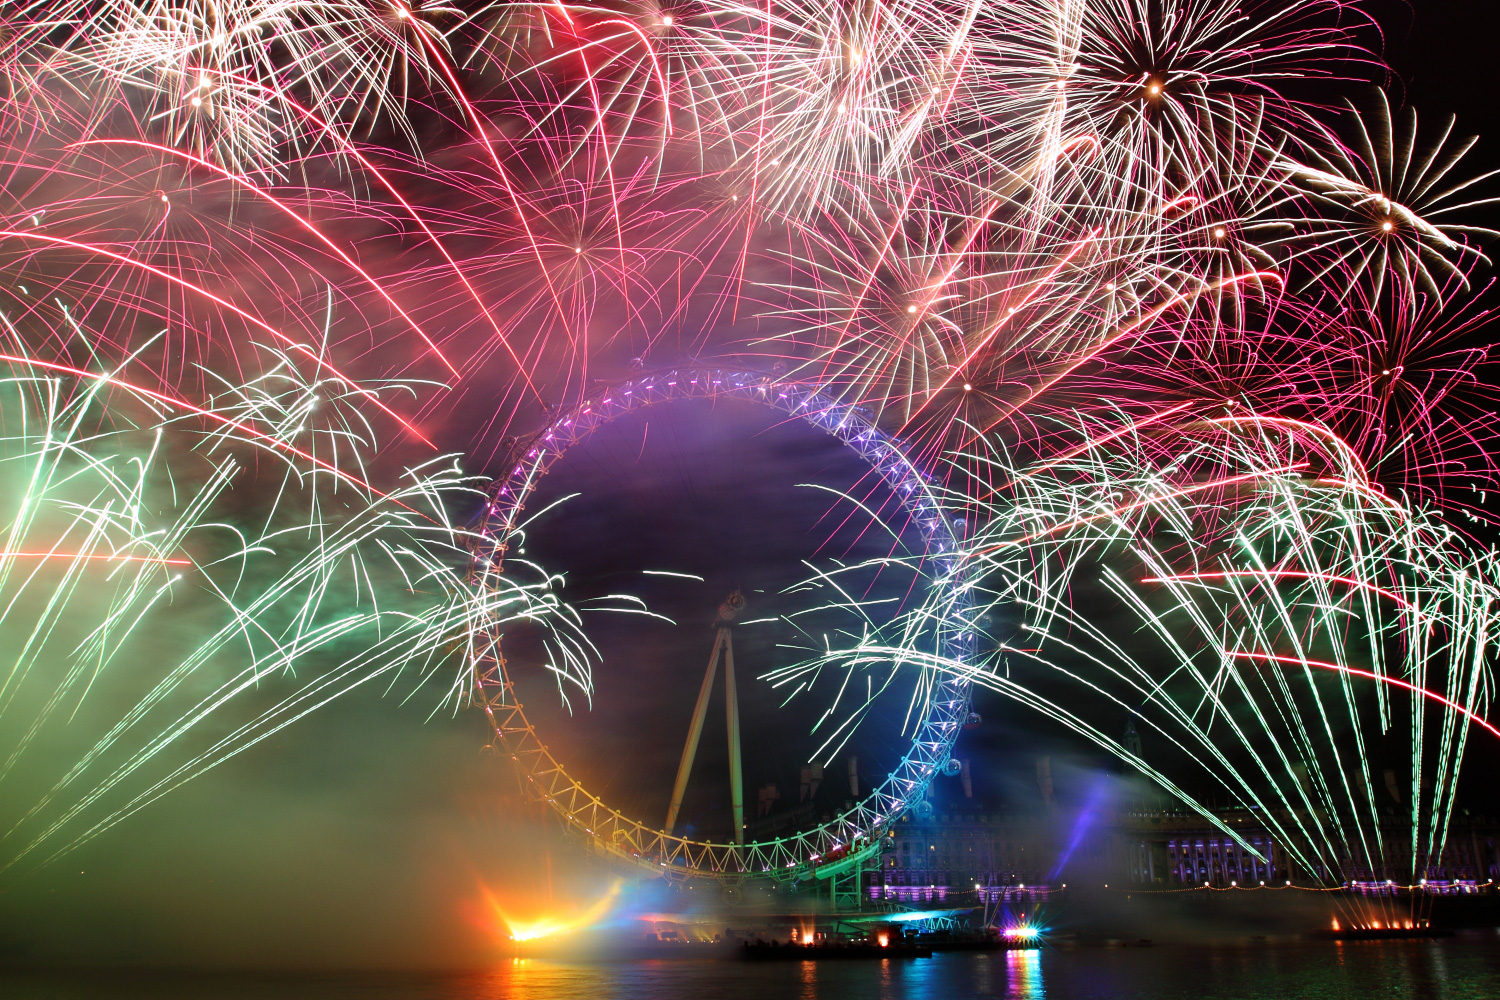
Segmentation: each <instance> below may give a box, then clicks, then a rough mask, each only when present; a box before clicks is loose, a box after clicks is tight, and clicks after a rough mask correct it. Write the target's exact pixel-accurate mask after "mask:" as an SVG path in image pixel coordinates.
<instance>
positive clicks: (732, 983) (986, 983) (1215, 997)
mask: <svg viewBox="0 0 1500 1000" xmlns="http://www.w3.org/2000/svg"><path fill="white" fill-rule="evenodd" d="M0 996H3V997H5V998H6V1000H95V998H100V997H120V998H129V1000H147V998H150V1000H271V998H276V1000H615V998H622V1000H625V998H628V1000H780V998H783V997H786V998H796V1000H887V998H889V1000H896V998H912V1000H927V998H932V1000H938V998H942V1000H955V998H971V997H972V998H1005V1000H1117V998H1118V1000H1135V998H1139V1000H1365V998H1370V1000H1384V998H1390V1000H1428V998H1432V1000H1500V936H1496V935H1494V934H1470V935H1466V936H1462V937H1459V938H1456V939H1450V940H1443V941H1433V942H1418V941H1412V942H1349V943H1333V942H1326V943H1325V942H1285V943H1274V942H1273V943H1269V944H1267V943H1259V944H1246V945H1242V946H1223V945H1218V946H1190V945H1159V946H1155V947H1129V948H1109V947H1104V946H1097V947H1084V946H1078V947H1056V948H1046V949H1039V950H1036V951H1011V952H993V953H982V954H973V953H968V954H940V955H936V956H934V957H932V958H930V959H916V960H884V961H879V962H866V961H846V962H821V963H815V962H803V963H785V964H780V963H754V964H741V963H739V962H733V961H640V962H618V963H599V964H576V965H573V964H560V963H552V962H543V961H538V960H513V961H508V962H505V963H502V964H500V965H497V966H495V967H494V968H492V969H487V970H484V971H480V972H471V973H462V974H414V973H341V974H245V973H236V974H227V973H213V974H210V973H182V972H176V973H166V972H141V971H130V972H111V973H103V972H90V973H76V972H55V971H53V972H41V971H27V972H17V971H11V972H0Z"/></svg>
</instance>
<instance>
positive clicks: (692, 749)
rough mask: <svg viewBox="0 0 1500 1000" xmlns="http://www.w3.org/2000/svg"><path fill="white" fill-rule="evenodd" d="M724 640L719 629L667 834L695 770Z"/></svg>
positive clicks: (680, 766) (684, 753) (675, 789)
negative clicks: (694, 762) (694, 765)
mask: <svg viewBox="0 0 1500 1000" xmlns="http://www.w3.org/2000/svg"><path fill="white" fill-rule="evenodd" d="M724 639H725V635H724V629H719V634H718V635H717V636H715V637H714V651H713V652H712V653H710V654H709V655H708V669H707V670H705V671H704V672H703V686H702V687H700V688H699V689H698V704H696V705H694V706H693V721H692V724H691V725H690V726H688V738H687V743H686V744H685V745H684V746H683V748H682V761H681V762H680V763H679V764H678V765H677V780H676V781H675V782H673V784H672V804H671V805H670V806H668V807H667V822H666V825H665V826H663V827H662V829H663V830H665V831H667V833H671V832H672V827H673V826H674V825H676V823H677V812H678V810H680V809H681V808H682V796H683V795H684V794H685V793H686V792H687V783H688V775H689V774H690V773H691V772H692V770H693V758H694V757H696V756H697V755H698V738H699V737H700V736H702V735H703V718H704V716H706V715H707V714H708V696H709V695H710V694H712V693H713V689H714V676H715V675H716V674H717V673H718V672H719V651H720V650H722V649H723V648H724Z"/></svg>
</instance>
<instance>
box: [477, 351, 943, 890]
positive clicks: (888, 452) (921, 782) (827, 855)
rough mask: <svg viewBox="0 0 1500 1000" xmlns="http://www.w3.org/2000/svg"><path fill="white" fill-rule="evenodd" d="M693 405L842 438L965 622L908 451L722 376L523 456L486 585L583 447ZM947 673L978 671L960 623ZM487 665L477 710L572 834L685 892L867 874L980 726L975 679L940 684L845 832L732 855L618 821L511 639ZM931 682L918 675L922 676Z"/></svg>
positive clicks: (493, 533)
mask: <svg viewBox="0 0 1500 1000" xmlns="http://www.w3.org/2000/svg"><path fill="white" fill-rule="evenodd" d="M692 399H737V400H746V401H749V402H753V403H757V404H760V405H762V406H766V407H769V408H770V409H773V410H776V411H779V412H782V413H785V414H788V415H790V416H793V417H797V418H799V419H800V420H802V421H804V422H805V423H807V424H809V425H811V426H813V427H816V428H818V429H819V430H822V431H824V432H826V433H828V434H830V435H832V436H833V437H836V438H838V439H839V441H841V442H842V443H843V444H844V445H845V446H847V447H848V448H850V449H852V450H853V451H854V452H855V453H857V454H858V455H859V456H860V457H861V458H863V459H864V460H865V462H866V463H867V464H868V465H869V467H870V468H871V470H873V471H874V472H876V473H877V474H878V475H879V476H880V477H881V479H882V480H884V482H885V483H886V485H887V486H888V487H889V488H890V489H891V491H892V493H893V494H894V496H895V497H897V498H898V499H899V500H900V503H901V507H902V509H903V510H904V511H905V512H906V513H907V515H908V516H910V517H911V519H912V521H913V523H914V524H915V525H916V527H917V528H918V529H919V530H920V531H921V534H922V537H923V539H924V540H925V542H926V554H927V557H928V559H929V560H931V561H933V562H934V563H935V564H936V567H937V571H936V572H935V573H932V574H929V575H930V577H931V578H932V579H934V580H936V581H937V583H936V584H935V586H939V587H948V588H951V590H952V595H950V597H949V599H948V600H945V601H944V605H945V606H947V607H949V608H950V609H952V612H951V613H952V615H953V617H954V618H955V619H962V617H963V614H962V613H963V611H964V610H965V609H966V608H967V602H966V601H964V600H963V599H962V594H963V592H964V587H963V583H962V581H961V580H959V579H957V577H956V573H957V570H958V559H957V556H956V554H955V552H956V548H957V546H956V544H955V538H954V535H953V530H952V526H951V525H950V524H949V522H948V519H947V517H946V516H945V515H944V513H943V511H942V508H941V506H940V505H939V503H938V501H937V499H936V498H935V496H934V494H933V490H932V486H931V484H930V483H929V481H928V480H927V478H926V477H925V476H924V475H923V474H922V472H921V471H920V470H919V469H918V468H917V467H916V466H915V465H913V464H912V462H911V461H910V460H909V459H908V458H907V457H906V455H905V453H904V452H903V451H902V449H901V448H900V446H899V445H898V444H897V443H896V442H895V441H894V440H893V439H892V438H891V437H890V436H889V435H887V434H885V433H883V432H882V431H880V430H879V429H878V428H876V427H875V426H874V425H873V424H871V423H870V422H869V420H867V419H866V418H865V417H864V416H863V415H862V414H861V413H859V412H858V411H857V410H855V409H854V408H852V407H850V406H847V405H844V404H841V403H837V402H835V401H834V400H832V399H830V398H829V397H827V396H825V395H823V394H822V393H821V392H819V391H818V390H817V389H816V388H813V387H810V386H807V385H805V384H802V383H798V382H793V381H784V380H781V379H779V378H776V377H774V376H768V375H762V374H755V373H750V372H744V371H735V370H730V369H721V368H693V369H682V370H678V371H671V372H664V373H659V374H656V375H650V376H643V377H641V378H638V379H634V380H632V381H630V382H625V383H622V384H620V385H617V386H615V387H613V388H611V389H608V390H605V391H603V392H601V393H599V394H598V395H597V396H596V397H595V398H594V399H591V400H587V401H585V402H583V403H582V404H580V405H579V406H578V407H576V408H574V409H573V410H572V411H570V412H568V413H565V414H563V415H562V416H561V417H559V418H558V419H557V420H555V421H554V422H553V423H552V424H551V425H549V426H548V427H546V428H544V429H543V430H541V431H540V432H539V433H537V434H536V435H535V436H534V437H532V438H531V439H530V440H529V441H527V442H526V443H525V444H524V445H522V446H521V447H520V448H518V450H517V454H518V455H519V458H518V460H517V462H516V465H515V466H514V468H513V469H512V470H511V473H510V475H509V476H508V477H507V478H505V479H503V480H501V481H499V482H498V483H496V485H495V486H494V488H493V490H492V492H491V500H490V503H489V506H488V507H487V510H486V513H485V517H484V523H483V527H482V531H481V539H482V541H481V543H480V544H479V545H478V546H477V551H476V553H475V562H474V576H475V579H476V582H477V584H478V585H480V586H488V585H490V578H491V577H492V576H494V575H496V574H499V573H500V572H502V571H503V569H504V561H505V556H506V553H507V551H508V550H509V547H510V540H511V538H512V537H513V536H514V534H515V532H516V530H517V527H518V525H519V524H520V523H521V522H522V514H523V513H524V511H525V509H526V501H527V500H528V499H529V498H530V496H531V494H532V492H533V491H534V490H535V489H536V486H537V483H538V482H539V481H540V479H541V478H542V476H544V475H546V474H547V472H548V471H549V470H550V469H551V467H552V465H553V463H555V462H556V461H557V460H558V459H559V458H561V457H562V456H563V455H564V454H565V453H566V452H567V451H568V449H569V448H571V447H572V446H573V445H575V444H578V443H579V442H581V441H583V440H585V439H586V438H588V437H589V436H590V435H591V434H592V433H593V432H594V431H596V430H598V429H599V428H600V427H603V426H604V425H606V424H608V423H610V422H612V421H614V420H617V419H619V418H620V417H622V416H625V415H626V414H629V413H633V412H635V411H636V410H640V409H643V408H645V407H648V406H660V405H662V404H669V403H673V402H680V401H684V400H692ZM939 633H940V636H941V638H940V639H939V640H938V644H939V646H940V647H941V648H940V649H939V650H938V651H937V652H938V653H939V656H940V657H941V659H943V660H945V661H947V662H948V663H950V664H954V665H959V664H962V663H964V662H966V661H967V653H968V652H969V650H968V648H967V647H968V645H969V644H970V643H971V642H972V637H971V633H970V632H969V631H968V628H967V623H966V622H965V621H962V620H955V621H953V622H951V623H950V626H949V627H944V628H941V629H940V630H939ZM487 638H488V642H487V645H486V648H485V650H484V651H483V652H482V653H481V654H480V655H477V656H476V657H475V682H476V689H477V697H478V700H479V702H480V704H481V705H482V707H483V708H484V711H485V713H486V715H487V716H488V717H489V721H490V725H491V726H492V728H493V729H494V732H495V740H496V746H497V747H498V748H500V749H501V750H502V751H503V752H504V753H506V754H507V755H508V756H510V758H511V759H512V760H513V761H515V762H516V764H517V766H518V767H519V768H520V770H521V773H522V777H523V781H524V782H525V784H526V787H527V790H528V792H529V793H530V794H532V795H533V796H535V797H536V798H538V799H541V800H542V801H545V802H547V803H548V804H549V805H550V806H551V807H552V808H553V809H554V810H555V811H556V812H557V813H558V815H559V816H561V818H562V819H563V821H564V822H565V823H566V824H567V826H568V827H569V828H570V829H572V830H574V831H576V832H577V833H579V834H582V835H583V836H584V837H586V838H588V839H589V840H591V841H592V842H593V843H594V844H595V845H596V846H597V847H598V848H599V849H600V850H603V851H605V852H607V853H609V854H612V855H614V856H616V857H619V858H622V859H625V860H627V861H630V862H632V863H635V864H638V865H641V866H643V867H646V868H649V869H651V870H654V871H656V872H657V873H659V874H665V875H668V876H670V877H675V878H682V879H694V878H709V879H716V880H722V881H731V882H738V881H742V880H745V879H748V878H775V879H778V880H797V879H800V878H804V877H807V876H810V875H811V876H817V877H828V876H831V875H833V874H836V873H838V872H840V871H844V870H847V869H848V868H850V867H851V866H856V865H860V864H863V863H864V861H865V860H866V859H867V858H869V857H870V856H871V855H872V854H875V853H878V851H879V850H880V840H881V838H882V837H883V836H884V834H885V832H886V831H887V830H888V829H889V827H890V825H891V824H892V823H894V822H895V821H896V820H897V819H899V818H900V817H901V815H902V814H903V813H905V812H906V810H907V809H908V808H909V807H911V806H912V805H913V804H914V803H915V802H917V801H918V800H920V799H921V798H923V796H924V794H925V792H926V790H927V787H928V786H929V785H930V784H931V783H932V779H933V778H934V777H936V776H937V774H938V773H939V772H940V771H942V770H943V768H944V767H945V765H947V764H948V762H949V760H950V758H951V755H952V752H953V744H954V741H955V740H957V738H958V734H959V731H960V729H961V728H962V726H963V724H964V722H965V721H966V720H967V718H968V713H969V696H970V685H969V679H968V676H967V674H966V672H965V671H963V670H961V669H959V670H954V669H947V670H942V671H929V674H928V676H926V677H924V679H923V682H924V688H923V689H924V690H925V691H926V695H925V697H924V698H923V699H922V710H921V715H920V719H919V721H918V723H917V724H916V725H915V726H914V727H913V729H912V738H911V746H910V748H909V749H908V750H907V752H906V754H905V756H903V757H902V759H901V761H900V763H899V764H897V765H896V767H895V768H894V769H893V770H892V771H891V773H890V774H889V775H887V776H886V778H885V780H884V781H883V782H881V783H880V784H879V785H878V786H877V787H876V788H875V789H874V790H873V791H872V792H870V794H869V795H867V796H866V797H865V798H864V799H863V800H861V801H860V802H858V803H857V804H855V805H854V806H853V807H851V808H849V809H847V810H845V811H844V812H843V813H841V814H840V815H838V816H836V817H835V818H833V819H831V820H829V821H827V822H825V823H823V824H821V825H820V826H817V827H814V828H812V829H809V830H806V831H803V832H799V833H795V834H791V835H788V836H785V837H779V838H776V839H774V840H763V841H753V842H750V843H745V844H732V843H730V844H726V843H716V842H712V841H705V840H696V839H693V838H691V837H681V836H677V835H675V834H673V833H670V832H668V831H666V830H662V829H660V828H659V827H656V826H654V825H652V824H649V823H642V822H640V821H638V820H635V819H632V818H630V817H629V816H626V815H625V814H623V813H621V812H619V811H618V810H616V809H613V808H611V807H610V806H609V805H607V804H606V803H605V802H603V801H602V800H601V799H600V798H599V797H598V796H596V795H594V794H592V793H591V792H589V791H588V789H586V788H584V787H583V785H582V784H580V783H579V782H578V781H577V780H575V779H574V778H572V777H571V776H570V775H569V774H568V772H567V770H566V769H565V768H564V767H563V766H562V764H561V763H560V762H559V761H557V760H556V759H555V758H554V757H553V756H552V753H551V751H549V750H548V748H547V746H546V744H545V743H543V742H542V740H541V739H540V737H539V736H538V735H537V733H536V730H535V729H534V728H533V727H532V725H531V723H530V722H529V721H528V720H527V718H526V715H525V712H524V711H523V706H522V705H521V704H520V702H519V701H518V700H517V699H516V696H515V688H514V686H513V684H512V683H511V680H510V677H509V674H508V673H507V665H506V661H505V658H504V656H502V655H501V654H500V636H499V635H490V636H488V637H487ZM912 669H917V668H915V667H914V668H912Z"/></svg>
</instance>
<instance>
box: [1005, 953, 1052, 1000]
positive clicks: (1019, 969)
mask: <svg viewBox="0 0 1500 1000" xmlns="http://www.w3.org/2000/svg"><path fill="white" fill-rule="evenodd" d="M1005 964H1006V966H1007V969H1006V973H1007V983H1006V989H1005V996H1006V998H1007V1000H1042V997H1045V996H1046V995H1047V991H1046V990H1044V989H1043V988H1042V951H1041V949H1040V948H1027V949H1026V950H1025V951H1007V952H1006V953H1005Z"/></svg>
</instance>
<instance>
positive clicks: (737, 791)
mask: <svg viewBox="0 0 1500 1000" xmlns="http://www.w3.org/2000/svg"><path fill="white" fill-rule="evenodd" d="M719 634H720V635H721V636H723V637H724V717H725V720H726V722H727V723H728V729H729V803H730V806H731V808H732V809H733V811H734V842H735V843H736V844H743V843H744V842H745V775H744V771H743V770H742V768H741V767H740V696H739V691H738V689H737V688H736V687H735V683H734V636H733V635H732V634H731V633H730V631H729V630H728V629H727V628H721V629H719Z"/></svg>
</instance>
